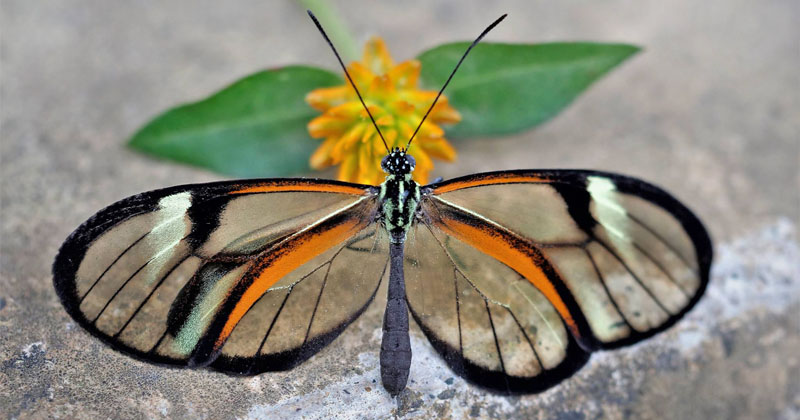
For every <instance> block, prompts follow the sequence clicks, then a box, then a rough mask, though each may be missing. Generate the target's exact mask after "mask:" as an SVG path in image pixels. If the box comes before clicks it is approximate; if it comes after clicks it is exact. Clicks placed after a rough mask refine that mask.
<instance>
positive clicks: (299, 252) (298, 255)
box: [214, 216, 372, 349]
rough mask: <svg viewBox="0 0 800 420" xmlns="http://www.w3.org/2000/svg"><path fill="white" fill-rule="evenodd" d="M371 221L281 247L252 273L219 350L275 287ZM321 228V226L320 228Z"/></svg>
mask: <svg viewBox="0 0 800 420" xmlns="http://www.w3.org/2000/svg"><path fill="white" fill-rule="evenodd" d="M371 221H372V220H371V219H370V218H369V217H359V216H356V217H350V218H346V219H345V220H343V221H342V222H341V223H338V224H336V225H334V226H330V227H324V228H318V229H309V230H308V231H306V232H304V233H302V234H300V235H297V236H296V237H294V238H291V239H289V240H288V242H286V243H284V244H282V246H281V247H280V249H279V250H276V251H275V252H272V253H271V254H270V255H269V256H268V257H267V258H265V259H264V260H262V261H260V262H259V264H257V265H255V266H254V267H253V268H251V269H250V272H249V273H248V274H246V275H250V273H254V274H255V276H256V278H255V281H253V283H252V284H251V285H250V287H248V288H247V290H245V292H244V294H243V295H242V297H241V299H239V301H238V302H237V303H236V305H235V306H234V308H233V311H232V312H231V313H230V315H229V316H228V319H227V320H226V322H225V326H224V327H223V329H222V332H221V333H220V335H219V336H218V337H217V340H216V343H215V345H214V347H215V349H219V348H221V347H222V345H223V344H225V340H227V339H228V336H230V335H231V333H232V332H233V329H234V327H236V324H238V323H239V321H240V320H241V319H242V317H244V315H245V314H246V313H247V311H248V310H249V309H250V307H251V306H253V305H254V304H255V303H256V301H257V300H258V299H259V298H260V297H261V295H263V294H264V293H265V292H266V291H267V290H268V289H269V288H270V287H272V285H274V284H275V283H276V282H278V280H280V279H282V278H283V277H284V276H286V275H287V274H289V273H291V272H292V271H293V270H295V269H296V268H298V267H300V266H301V265H303V264H305V263H306V262H308V261H310V260H311V259H313V258H314V257H316V256H318V255H320V254H322V253H323V252H325V251H327V250H329V249H331V248H332V247H333V246H335V245H337V244H339V243H342V242H344V241H345V240H347V239H348V238H350V237H352V236H353V235H355V234H356V233H357V232H358V231H360V230H362V229H364V228H365V227H366V226H367V225H369V223H371ZM318 227H319V226H318Z"/></svg>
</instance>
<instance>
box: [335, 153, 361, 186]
mask: <svg viewBox="0 0 800 420" xmlns="http://www.w3.org/2000/svg"><path fill="white" fill-rule="evenodd" d="M337 178H338V179H339V180H341V181H348V182H356V181H358V154H356V153H353V154H350V155H348V156H347V157H346V158H345V159H344V160H343V161H342V165H341V166H339V175H338V176H337Z"/></svg>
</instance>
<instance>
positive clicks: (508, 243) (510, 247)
mask: <svg viewBox="0 0 800 420" xmlns="http://www.w3.org/2000/svg"><path fill="white" fill-rule="evenodd" d="M448 213H449V212H442V213H440V214H439V216H440V217H441V218H440V219H439V220H437V222H439V223H437V224H436V226H438V227H439V228H440V229H442V230H443V231H444V232H445V233H447V234H448V235H450V236H453V237H455V238H457V239H459V240H460V241H462V242H465V243H467V244H469V245H471V246H472V247H474V248H475V249H477V250H479V251H481V252H483V253H484V254H488V255H491V256H492V257H494V258H495V259H497V260H498V261H500V262H502V263H503V264H505V265H507V266H509V267H511V268H513V269H514V270H516V271H517V272H518V273H520V274H521V275H522V276H523V277H525V278H526V279H527V280H528V281H529V282H531V284H533V285H534V286H535V287H536V288H537V289H539V291H540V292H542V294H544V296H545V297H546V298H547V300H548V301H550V303H551V304H552V305H553V307H554V308H555V309H556V311H558V313H559V315H561V318H562V319H564V322H566V324H567V326H568V327H569V329H570V331H571V332H572V334H573V335H574V336H575V338H577V339H579V340H580V338H581V334H580V331H579V329H578V326H577V324H576V323H575V320H574V319H573V317H572V314H571V313H570V311H569V309H568V308H567V305H566V304H565V303H564V300H563V299H562V298H561V295H559V293H558V291H557V290H556V288H555V286H554V285H553V283H552V282H551V281H550V279H549V278H548V277H547V275H546V274H545V273H544V271H543V270H542V268H541V265H542V264H543V263H544V261H543V260H544V256H543V255H542V254H541V253H540V252H538V251H537V250H536V249H535V248H534V247H533V246H532V245H530V244H529V243H528V242H526V241H524V240H523V239H521V238H508V235H509V234H510V233H508V232H502V231H500V230H499V229H497V228H495V227H494V226H492V225H489V224H481V225H479V226H476V225H474V224H468V223H465V222H463V221H460V220H457V219H455V218H452V217H448V216H449V214H448ZM512 241H513V242H512Z"/></svg>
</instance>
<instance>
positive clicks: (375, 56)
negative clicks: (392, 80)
mask: <svg viewBox="0 0 800 420" xmlns="http://www.w3.org/2000/svg"><path fill="white" fill-rule="evenodd" d="M361 61H362V62H363V63H364V64H365V65H366V66H367V67H368V68H369V69H370V70H372V72H373V73H375V74H386V73H387V72H388V71H389V69H391V68H392V67H393V66H394V62H393V61H392V56H391V55H390V54H389V49H388V48H386V43H385V42H383V39H381V38H379V37H372V38H370V39H369V41H367V44H366V45H365V46H364V55H363V57H362V59H361Z"/></svg>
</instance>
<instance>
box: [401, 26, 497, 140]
mask: <svg viewBox="0 0 800 420" xmlns="http://www.w3.org/2000/svg"><path fill="white" fill-rule="evenodd" d="M506 16H508V13H506V14H504V15H503V16H500V17H499V18H497V20H495V21H494V22H492V24H491V25H489V26H488V27H487V28H486V29H484V30H483V32H481V34H480V35H478V37H477V38H475V41H472V44H470V46H469V48H467V50H466V51H464V55H462V56H461V59H460V60H458V64H456V67H455V68H454V69H453V72H452V73H450V76H449V77H448V78H447V81H446V82H444V86H442V88H441V89H439V93H437V94H436V98H435V99H434V100H433V103H432V104H431V107H430V108H428V111H427V112H426V113H425V115H424V116H423V117H422V120H421V121H420V122H419V125H418V126H417V129H416V130H414V134H412V135H411V138H410V139H408V144H406V150H408V148H409V146H411V141H412V140H414V137H415V136H416V135H417V132H419V129H420V128H421V127H422V123H424V122H425V119H426V118H428V114H430V113H431V111H432V110H433V107H434V106H436V102H437V101H438V100H439V97H440V96H442V92H444V89H445V88H446V87H447V85H448V84H450V80H451V79H453V76H454V75H455V74H456V71H458V68H459V67H460V66H461V63H463V62H464V59H465V58H467V54H469V52H470V51H471V50H472V47H474V46H475V45H477V44H478V42H480V41H481V39H483V37H484V36H486V34H488V33H489V31H491V30H492V29H494V27H495V26H497V24H499V23H500V22H502V21H503V19H505V18H506Z"/></svg>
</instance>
